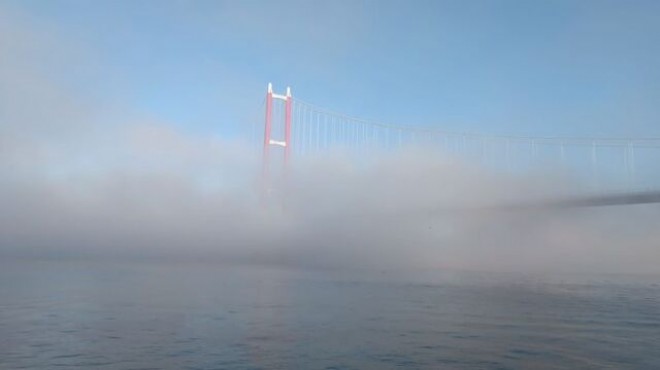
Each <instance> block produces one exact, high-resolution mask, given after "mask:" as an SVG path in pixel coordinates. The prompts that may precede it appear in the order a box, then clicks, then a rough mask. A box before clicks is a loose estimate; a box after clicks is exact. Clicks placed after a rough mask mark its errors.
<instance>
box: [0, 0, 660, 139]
mask: <svg viewBox="0 0 660 370" xmlns="http://www.w3.org/2000/svg"><path fill="white" fill-rule="evenodd" d="M0 10H2V11H5V12H8V13H7V14H10V15H11V18H12V19H14V18H20V19H21V22H24V23H26V24H28V25H30V27H32V28H34V32H35V33H37V34H43V35H47V36H48V40H49V43H50V47H51V48H52V49H49V53H48V54H46V55H39V56H38V58H37V57H35V60H34V61H33V62H34V63H35V64H38V65H40V66H41V68H42V69H43V70H44V71H45V72H44V73H46V74H49V75H50V77H51V78H52V79H54V80H56V81H58V83H60V84H61V85H62V86H66V89H67V91H68V92H69V93H70V94H71V95H72V97H73V98H72V99H74V100H80V101H84V102H86V104H87V105H89V106H90V107H93V108H90V109H94V110H95V111H97V112H104V111H107V112H112V114H113V115H121V113H120V112H123V111H126V112H129V111H130V112H132V113H133V114H138V115H142V116H147V117H151V118H153V119H156V120H159V121H164V122H168V123H171V124H173V125H175V126H177V127H180V128H182V129H184V130H189V131H193V132H197V133H209V134H217V135H221V136H234V135H237V134H239V133H242V132H243V129H244V128H245V126H246V125H247V124H248V123H249V121H250V120H254V119H260V117H261V115H262V113H261V111H260V109H261V102H262V99H263V94H264V90H265V86H266V83H267V82H269V81H272V82H273V83H274V84H275V87H276V89H278V90H280V91H283V89H284V87H285V86H286V85H290V86H291V87H292V88H293V93H294V95H295V96H297V97H299V98H301V99H304V100H306V101H309V102H313V103H315V104H318V105H321V106H324V107H327V108H330V109H333V110H337V111H341V112H344V113H347V114H350V115H354V116H359V117H364V118H367V119H373V120H377V121H384V122H391V123H397V124H411V125H432V126H436V127H439V128H443V129H446V130H452V131H469V132H485V133H508V134H519V135H552V136H571V135H589V136H660V123H659V122H658V118H659V117H660V104H658V103H659V102H660V89H658V86H660V71H659V69H658V66H659V65H660V48H659V47H658V45H660V3H658V2H655V1H649V2H643V1H625V2H624V1H538V2H534V1H333V2H310V1H293V2H289V1H278V2H257V1H227V2H222V1H105V2H101V1H58V0H53V1H29V0H28V1H25V0H22V1H7V0H4V1H3V2H2V3H0ZM43 35H41V36H39V37H41V38H43V37H44V36H43ZM31 61H32V60H31ZM58 61H59V62H58ZM97 117H101V118H99V120H100V121H103V122H105V121H107V122H108V124H110V122H111V119H109V118H107V116H105V117H106V118H105V119H104V118H102V117H104V115H103V114H102V113H99V114H97ZM255 117H256V118H255Z"/></svg>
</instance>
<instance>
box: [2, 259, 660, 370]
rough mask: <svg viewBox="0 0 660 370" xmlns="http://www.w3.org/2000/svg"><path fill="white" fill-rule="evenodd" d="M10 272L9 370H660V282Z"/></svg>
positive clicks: (6, 276) (126, 269)
mask: <svg viewBox="0 0 660 370" xmlns="http://www.w3.org/2000/svg"><path fill="white" fill-rule="evenodd" d="M1 267H2V268H1V269H0V294H1V295H0V368H4V369H18V368H37V369H50V368H65V369H66V368H75V367H78V368H81V367H82V368H103V369H401V368H407V369H445V368H446V369H530V368H534V369H559V368H571V369H574V368H584V369H602V368H612V369H660V278H657V277H656V278H652V277H644V278H632V277H620V276H616V277H612V276H610V277H580V278H575V277H571V278H569V277H557V276H554V277H543V278H540V277H533V276H529V275H493V274H468V273H424V274H422V273H418V274H392V273H378V274H375V273H371V274H364V273H362V274H356V273H346V272H328V271H322V272H310V271H297V270H290V269H289V270H287V269H265V268H256V267H251V268H247V267H246V268H228V267H226V266H220V265H212V264H192V263H191V264H172V263H163V264H153V263H152V264H118V263H107V264H104V263H97V262H95V263H90V262H34V261H32V262H30V261H21V262H10V261H4V262H2V263H1Z"/></svg>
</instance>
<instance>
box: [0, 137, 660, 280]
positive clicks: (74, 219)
mask: <svg viewBox="0 0 660 370" xmlns="http://www.w3.org/2000/svg"><path fill="white" fill-rule="evenodd" d="M106 137H107V136H106ZM113 139H114V142H113V144H105V145H102V144H101V141H99V142H98V143H99V144H98V145H89V143H88V144H86V145H85V146H84V147H78V149H75V150H73V149H71V147H70V146H69V145H68V144H67V145H60V146H57V145H55V146H54V147H51V148H50V149H48V150H42V151H32V152H31V153H32V154H31V156H30V157H29V158H26V157H25V156H23V155H18V154H20V153H19V152H20V150H24V149H25V148H26V146H25V145H18V146H15V148H16V149H15V150H14V151H13V152H12V151H11V150H6V152H5V154H6V155H4V156H3V161H2V166H3V173H4V174H5V175H6V176H4V177H3V179H2V180H1V181H0V204H1V205H2V208H1V211H0V218H1V221H2V222H0V253H1V254H2V255H3V256H4V257H10V256H15V257H37V258H91V259H107V260H112V259H128V260H133V259H147V260H149V259H154V260H158V259H168V260H203V261H212V262H214V263H215V262H217V263H224V264H232V265H236V264H264V265H276V266H287V267H295V268H303V269H318V268H340V269H341V268H350V269H476V270H495V271H543V272H557V273H562V272H613V273H637V272H644V273H654V272H657V271H658V270H657V266H658V263H660V248H658V245H659V242H658V240H660V231H659V230H658V227H657V226H658V220H659V219H660V217H659V216H660V209H659V208H658V206H656V205H636V206H621V207H599V208H563V207H527V208H519V209H518V208H513V209H512V208H498V207H497V205H500V204H510V203H512V202H513V203H515V202H523V201H528V200H534V199H552V198H553V197H558V196H560V195H562V194H567V193H570V190H571V189H572V188H573V187H575V186H578V185H579V184H578V181H577V180H575V179H571V178H569V177H567V176H565V175H560V174H558V173H554V174H552V173H539V172H536V173H531V172H530V173H518V174H515V175H511V174H508V175H507V174H504V173H501V172H497V171H494V170H489V169H485V168H482V167H479V166H477V165H475V164H472V163H468V162H464V161H460V160H458V159H456V158H452V157H450V156H448V155H445V154H443V153H442V152H439V151H435V150H425V149H415V148H409V149H407V150H405V149H404V150H401V151H397V152H381V153H373V155H372V156H370V157H368V158H364V157H362V158H361V159H359V160H358V159H356V157H355V156H352V155H350V154H349V153H345V152H334V153H328V154H326V155H317V156H309V157H294V159H293V163H292V166H291V168H290V171H289V173H288V174H287V175H286V179H285V180H283V181H281V182H280V183H277V181H272V183H271V184H274V185H273V189H271V190H273V191H271V192H270V195H269V196H266V197H264V196H263V192H262V189H263V186H264V184H263V182H262V179H261V176H260V174H261V171H260V170H261V169H260V163H259V161H258V160H257V158H258V153H256V151H254V150H252V149H250V146H248V145H245V144H243V143H240V142H238V141H226V140H221V139H217V138H204V137H196V136H191V135H183V134H181V133H178V132H176V131H175V130H172V129H168V128H165V127H161V126H155V125H154V126H140V127H129V128H128V129H126V130H125V131H122V133H121V134H117V135H115V136H113ZM63 148H67V150H63ZM12 153H13V155H12ZM272 172H273V175H272V178H274V179H276V178H278V175H277V174H278V171H277V169H276V168H274V169H272Z"/></svg>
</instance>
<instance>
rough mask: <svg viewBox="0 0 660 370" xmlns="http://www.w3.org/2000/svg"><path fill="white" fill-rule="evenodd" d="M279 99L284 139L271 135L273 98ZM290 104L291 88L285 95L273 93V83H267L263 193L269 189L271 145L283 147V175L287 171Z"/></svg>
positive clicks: (289, 146) (289, 138)
mask: <svg viewBox="0 0 660 370" xmlns="http://www.w3.org/2000/svg"><path fill="white" fill-rule="evenodd" d="M274 99H279V100H283V101H284V140H283V141H281V140H275V139H273V137H272V133H273V100H274ZM292 106H293V99H292V96H291V88H289V87H287V88H286V95H280V94H275V93H273V85H272V84H270V83H269V84H268V90H267V92H266V119H265V125H264V146H263V175H262V176H263V186H264V189H263V190H264V195H268V193H269V192H270V190H271V186H272V183H271V176H270V167H271V165H270V161H271V154H270V151H271V150H272V149H273V148H272V147H273V146H281V147H283V148H284V175H286V173H287V172H288V167H289V160H290V156H291V119H292V114H291V111H292Z"/></svg>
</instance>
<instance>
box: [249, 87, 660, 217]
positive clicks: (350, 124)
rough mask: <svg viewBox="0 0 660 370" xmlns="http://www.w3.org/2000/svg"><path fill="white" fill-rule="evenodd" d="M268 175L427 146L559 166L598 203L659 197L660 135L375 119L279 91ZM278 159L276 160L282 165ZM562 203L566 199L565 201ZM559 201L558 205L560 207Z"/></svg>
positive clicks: (268, 106) (513, 168)
mask: <svg viewBox="0 0 660 370" xmlns="http://www.w3.org/2000/svg"><path fill="white" fill-rule="evenodd" d="M260 141H261V143H262V150H263V159H262V160H263V177H264V181H265V183H268V182H270V181H271V178H272V177H273V176H274V175H273V172H276V171H274V170H275V169H277V168H279V169H283V172H287V171H288V168H289V167H290V166H291V164H290V162H291V161H292V159H294V158H304V157H308V156H315V155H323V154H324V153H325V154H328V153H334V152H339V151H341V152H345V153H351V154H352V155H354V156H355V157H356V158H359V157H361V156H366V155H369V154H373V153H379V152H383V151H396V150H404V149H411V148H424V149H425V150H428V152H429V153H433V152H437V153H441V154H442V155H445V156H449V157H451V158H453V159H455V160H457V161H463V162H465V163H469V164H470V165H474V166H480V167H484V168H487V169H490V170H494V171H502V172H505V173H511V174H516V173H529V172H537V173H541V172H543V171H546V172H547V171H552V172H553V173H562V174H569V175H570V177H571V178H574V179H578V180H579V181H576V183H579V184H580V185H579V189H576V192H575V194H573V195H579V196H585V195H586V196H588V197H587V198H583V200H582V202H587V203H588V202H590V200H589V199H593V204H594V205H607V204H620V203H628V201H627V199H629V198H630V199H633V200H632V201H631V202H630V203H645V202H657V201H660V191H657V189H660V137H658V138H655V137H627V138H626V137H540V136H539V137H534V136H515V135H487V134H479V133H462V132H451V131H445V130H442V129H441V128H437V126H434V127H413V126H405V125H395V124H388V123H382V122H375V121H370V120H365V119H361V118H356V117H352V116H350V115H346V114H342V113H339V112H335V111H332V110H329V109H326V108H323V107H321V106H318V105H315V104H312V103H308V102H306V101H304V100H301V99H299V98H294V97H293V95H292V93H291V89H290V88H286V90H285V92H284V93H282V94H278V93H276V92H274V91H273V87H272V85H271V84H268V89H267V93H266V98H265V123H264V130H263V136H262V140H260ZM276 162H277V163H276ZM562 202H563V201H562ZM562 202H559V203H558V205H561V204H562Z"/></svg>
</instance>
